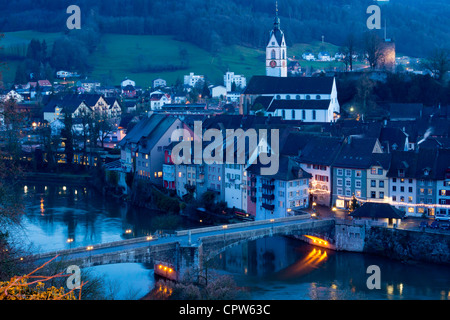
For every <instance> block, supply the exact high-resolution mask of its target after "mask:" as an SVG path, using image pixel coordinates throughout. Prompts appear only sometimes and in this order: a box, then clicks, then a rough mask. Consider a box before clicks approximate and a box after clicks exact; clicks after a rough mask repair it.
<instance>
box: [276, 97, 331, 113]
mask: <svg viewBox="0 0 450 320" xmlns="http://www.w3.org/2000/svg"><path fill="white" fill-rule="evenodd" d="M330 103H331V100H330V99H327V100H273V101H272V103H271V104H270V106H269V108H268V109H267V112H274V111H275V110H277V109H297V110H313V109H316V110H327V109H328V108H329V107H330Z"/></svg>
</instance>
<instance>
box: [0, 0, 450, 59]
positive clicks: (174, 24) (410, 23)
mask: <svg viewBox="0 0 450 320" xmlns="http://www.w3.org/2000/svg"><path fill="white" fill-rule="evenodd" d="M72 2H73V1H69V0H61V1H52V0H40V1H35V0H15V1H2V2H1V3H0V10H1V12H2V16H1V17H0V29H1V30H2V31H4V32H6V31H17V30H38V31H44V32H64V31H67V28H66V19H67V18H68V16H69V15H68V14H67V13H66V8H67V7H68V6H69V5H71V4H73V3H72ZM371 4H373V1H372V0H362V1H361V0H328V1H327V2H326V5H325V4H324V3H323V2H321V1H310V0H279V1H278V7H279V15H280V18H281V27H282V29H283V30H284V31H285V33H286V34H287V41H288V45H290V44H293V43H308V42H311V41H313V40H316V41H319V40H320V39H321V37H322V35H323V36H325V40H326V41H328V42H331V43H334V44H337V45H339V46H342V45H344V44H345V42H346V40H347V35H348V33H349V32H350V31H356V32H357V33H361V32H363V31H365V30H367V28H366V20H367V18H368V14H367V13H366V9H367V7H368V6H369V5H371ZM77 5H79V6H80V8H81V14H82V29H83V28H85V27H92V26H94V25H95V26H96V27H97V28H98V31H99V32H100V33H120V34H137V35H139V34H150V35H174V36H176V38H177V39H179V40H182V41H189V42H192V43H194V44H197V45H199V46H200V47H202V48H204V49H207V50H210V51H214V50H217V49H218V48H220V46H222V45H230V44H239V45H248V46H251V47H264V46H265V45H266V42H267V37H268V34H269V31H270V29H271V27H272V24H273V18H274V15H275V1H274V0H246V1H241V0H227V1H222V0H185V1H179V0H151V1H150V0H134V1H128V2H123V1H121V0H97V1H91V0H79V1H77ZM449 15H450V4H449V3H448V1H446V0H432V1H422V0H396V1H391V2H390V3H389V4H387V5H383V6H382V20H383V25H384V21H385V20H386V21H387V27H388V28H387V36H388V37H389V38H393V39H395V40H396V42H397V49H398V51H400V52H402V53H405V54H408V55H412V56H427V55H429V54H430V53H431V52H430V50H431V49H432V48H434V47H436V46H438V45H439V44H448V43H450V33H449V32H448V30H450V19H448V16H449ZM418 44H420V45H418Z"/></svg>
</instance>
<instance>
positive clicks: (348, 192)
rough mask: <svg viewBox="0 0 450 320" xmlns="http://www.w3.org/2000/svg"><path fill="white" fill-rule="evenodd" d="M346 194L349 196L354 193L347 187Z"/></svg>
mask: <svg viewBox="0 0 450 320" xmlns="http://www.w3.org/2000/svg"><path fill="white" fill-rule="evenodd" d="M345 195H346V196H347V197H350V196H351V195H352V193H351V191H350V189H345Z"/></svg>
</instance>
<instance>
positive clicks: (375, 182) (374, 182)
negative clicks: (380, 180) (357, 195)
mask: <svg viewBox="0 0 450 320" xmlns="http://www.w3.org/2000/svg"><path fill="white" fill-rule="evenodd" d="M370 186H371V187H372V188H375V187H376V186H377V181H376V180H370Z"/></svg>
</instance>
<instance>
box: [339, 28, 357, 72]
mask: <svg viewBox="0 0 450 320" xmlns="http://www.w3.org/2000/svg"><path fill="white" fill-rule="evenodd" d="M356 48H357V41H356V37H355V34H354V33H353V32H351V33H349V34H348V36H347V39H346V40H345V44H344V46H343V47H342V48H341V52H342V54H343V55H344V63H345V69H346V70H350V71H353V61H354V58H353V56H354V55H355V54H356Z"/></svg>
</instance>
